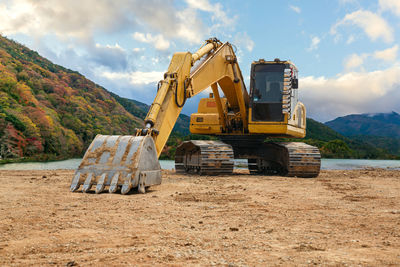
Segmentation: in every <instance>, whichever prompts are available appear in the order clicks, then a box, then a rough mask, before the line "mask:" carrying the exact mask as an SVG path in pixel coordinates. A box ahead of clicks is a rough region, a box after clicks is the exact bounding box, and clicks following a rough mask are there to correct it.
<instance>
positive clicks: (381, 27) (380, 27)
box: [331, 10, 394, 43]
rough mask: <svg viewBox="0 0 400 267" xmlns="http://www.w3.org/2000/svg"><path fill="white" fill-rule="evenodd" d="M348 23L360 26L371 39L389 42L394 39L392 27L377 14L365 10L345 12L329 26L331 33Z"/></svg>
mask: <svg viewBox="0 0 400 267" xmlns="http://www.w3.org/2000/svg"><path fill="white" fill-rule="evenodd" d="M349 24H350V25H356V26H358V27H360V28H361V29H362V30H363V31H364V32H365V33H366V34H367V36H368V37H369V38H370V39H371V40H372V41H376V40H377V39H378V38H381V39H383V40H384V41H385V42H386V43H391V42H393V40H394V36H393V29H392V27H390V26H389V24H388V23H387V22H386V21H385V20H384V19H383V18H382V17H380V16H379V15H377V14H375V13H372V12H370V11H365V10H358V11H355V12H353V13H350V14H347V15H346V16H345V17H344V18H343V19H341V20H340V21H339V22H337V23H336V24H335V25H333V26H332V27H331V34H333V35H337V29H338V28H339V27H340V26H344V25H349Z"/></svg>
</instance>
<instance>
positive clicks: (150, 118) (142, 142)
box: [70, 38, 249, 194]
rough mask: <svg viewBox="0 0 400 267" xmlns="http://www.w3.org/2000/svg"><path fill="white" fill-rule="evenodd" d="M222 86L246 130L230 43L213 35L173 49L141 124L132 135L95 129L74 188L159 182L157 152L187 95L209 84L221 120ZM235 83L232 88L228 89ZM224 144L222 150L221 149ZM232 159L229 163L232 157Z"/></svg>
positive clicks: (244, 100) (243, 96)
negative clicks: (191, 47)
mask: <svg viewBox="0 0 400 267" xmlns="http://www.w3.org/2000/svg"><path fill="white" fill-rule="evenodd" d="M218 85H219V86H220V87H221V89H222V91H223V93H224V95H225V97H226V98H227V101H228V103H229V105H230V108H231V109H232V111H233V112H236V113H237V114H238V116H240V117H241V119H242V121H243V125H244V127H243V131H246V130H247V107H248V104H249V96H248V94H247V91H246V88H245V86H244V83H243V77H242V73H241V71H240V68H239V65H238V63H237V58H236V56H235V53H234V51H233V49H232V46H231V45H230V44H229V43H224V44H223V43H221V42H220V41H219V40H217V39H215V38H213V39H209V40H207V41H206V43H205V44H204V45H203V46H202V47H201V48H200V49H199V50H198V51H197V52H195V53H193V54H192V53H190V52H185V53H175V54H174V55H173V57H172V60H171V63H170V64H169V67H168V70H167V72H166V73H165V74H164V79H163V80H161V81H160V82H159V83H158V87H157V95H156V97H155V99H154V101H153V103H152V105H151V107H150V109H149V112H148V114H147V116H146V118H145V127H144V128H143V129H138V130H137V132H136V133H135V135H125V136H118V135H97V136H96V137H95V139H94V140H93V142H92V143H91V145H90V146H89V148H88V149H87V151H86V153H85V155H84V157H83V159H82V162H81V164H80V165H79V167H78V169H77V171H76V172H75V175H74V177H73V179H72V182H71V187H70V190H71V191H72V192H74V191H76V190H78V189H79V187H80V185H83V189H82V191H83V192H88V191H89V190H90V189H91V187H92V186H93V185H95V186H96V189H95V192H96V193H101V192H103V190H104V189H105V186H108V187H109V189H108V191H109V192H110V193H115V192H117V190H119V189H120V190H121V193H122V194H126V193H128V192H129V191H130V190H131V188H138V191H139V192H142V193H144V192H145V188H147V187H149V186H152V185H157V184H160V183H161V167H160V164H159V162H158V157H159V156H160V154H161V151H162V149H163V147H164V146H165V143H166V142H167V140H168V137H169V135H170V134H171V131H172V129H173V127H174V125H175V123H176V120H177V119H178V116H179V114H180V112H181V110H182V107H183V106H184V104H185V102H186V99H187V98H190V97H193V96H195V95H197V94H199V93H200V92H202V91H204V90H205V89H207V88H208V87H210V86H211V88H212V90H213V92H214V95H215V96H216V104H217V108H218V113H219V119H220V122H221V125H223V124H224V122H225V116H226V114H224V112H223V109H222V104H221V99H220V96H219V93H218ZM232 88H233V90H232ZM223 148H224V146H223V145H222V146H221V148H219V149H220V150H221V149H223ZM230 164H231V163H230Z"/></svg>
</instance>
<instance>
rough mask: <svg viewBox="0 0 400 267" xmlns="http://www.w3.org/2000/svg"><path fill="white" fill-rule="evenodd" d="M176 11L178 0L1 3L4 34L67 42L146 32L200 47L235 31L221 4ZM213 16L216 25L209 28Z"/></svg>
mask: <svg viewBox="0 0 400 267" xmlns="http://www.w3.org/2000/svg"><path fill="white" fill-rule="evenodd" d="M186 4H187V6H186V7H184V8H180V9H179V8H176V6H174V3H173V1H172V0H168V1H162V0H146V1H142V0H118V1H113V0H85V1H81V0H68V1H54V0H53V1H49V0H14V1H6V2H1V3H0V18H2V19H1V23H0V33H2V34H4V35H7V36H8V35H13V34H16V33H24V34H27V35H29V36H33V37H35V38H41V37H43V36H44V35H49V34H54V35H56V36H57V37H58V38H59V39H61V40H63V41H65V40H68V39H71V38H72V39H75V40H78V41H84V42H89V43H90V42H93V41H92V39H93V36H94V35H95V34H98V33H106V34H107V33H115V32H118V31H120V30H132V29H136V30H137V28H139V27H140V28H143V29H145V30H146V32H151V33H153V35H154V33H155V34H156V35H157V34H161V35H162V36H163V37H164V38H167V39H171V38H179V39H183V40H185V41H187V42H190V43H200V42H202V41H203V40H204V36H209V34H210V32H211V30H212V29H214V30H215V29H220V28H224V27H225V28H226V27H231V26H232V25H233V23H234V22H235V19H236V17H235V16H230V15H228V14H227V13H226V12H225V10H224V8H223V6H222V5H221V4H220V3H216V4H210V3H209V1H208V0H199V1H193V0H187V3H186ZM197 11H202V12H207V13H208V14H209V15H210V16H211V20H212V25H207V26H205V25H204V17H203V16H202V17H199V16H198V12H197Z"/></svg>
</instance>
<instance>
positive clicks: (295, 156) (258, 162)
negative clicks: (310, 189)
mask: <svg viewBox="0 0 400 267" xmlns="http://www.w3.org/2000/svg"><path fill="white" fill-rule="evenodd" d="M258 151H259V152H261V153H258V155H256V156H253V157H252V158H248V166H249V171H250V173H251V174H261V173H266V174H278V175H283V176H291V177H295V176H296V177H308V178H312V177H317V176H318V174H319V172H320V168H321V154H320V152H319V150H318V148H317V147H314V146H310V145H307V144H305V143H301V142H282V143H272V142H271V143H264V144H263V145H262V148H261V149H259V150H258Z"/></svg>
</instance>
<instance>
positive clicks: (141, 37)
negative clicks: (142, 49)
mask: <svg viewBox="0 0 400 267" xmlns="http://www.w3.org/2000/svg"><path fill="white" fill-rule="evenodd" d="M132 37H133V39H135V40H136V41H139V42H142V43H148V44H151V45H153V46H154V47H155V48H156V49H157V50H167V49H168V48H169V45H170V44H169V41H168V40H166V39H165V38H164V36H162V35H161V34H158V35H154V36H153V35H151V34H150V33H146V34H144V33H141V32H135V33H134V34H133V35H132Z"/></svg>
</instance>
